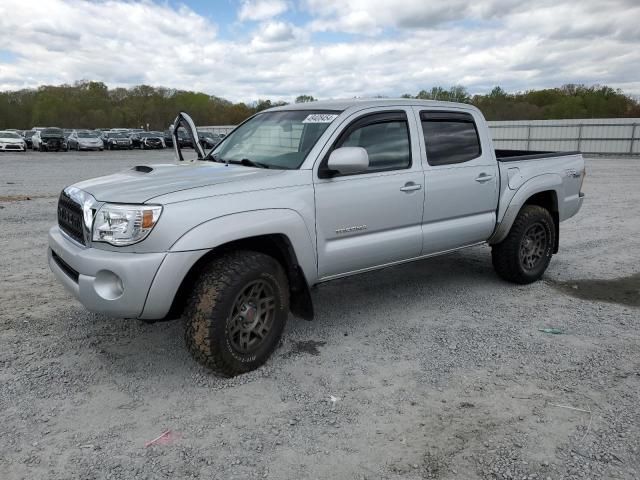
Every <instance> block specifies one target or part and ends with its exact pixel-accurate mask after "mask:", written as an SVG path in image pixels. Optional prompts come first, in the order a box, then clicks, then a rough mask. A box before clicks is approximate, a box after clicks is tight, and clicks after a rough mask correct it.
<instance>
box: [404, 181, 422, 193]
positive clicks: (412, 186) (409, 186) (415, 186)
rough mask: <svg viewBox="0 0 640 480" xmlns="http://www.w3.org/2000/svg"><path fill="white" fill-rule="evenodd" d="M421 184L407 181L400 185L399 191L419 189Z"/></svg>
mask: <svg viewBox="0 0 640 480" xmlns="http://www.w3.org/2000/svg"><path fill="white" fill-rule="evenodd" d="M421 188H422V185H420V184H419V183H413V182H409V183H406V184H405V185H404V187H400V191H401V192H413V191H414V190H420V189H421Z"/></svg>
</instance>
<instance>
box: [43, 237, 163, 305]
mask: <svg viewBox="0 0 640 480" xmlns="http://www.w3.org/2000/svg"><path fill="white" fill-rule="evenodd" d="M166 255H167V254H166V253H118V252H110V251H106V250H99V249H96V248H83V247H80V246H79V245H77V244H75V243H74V242H72V241H71V240H69V239H68V238H67V237H66V236H65V235H64V234H63V233H62V232H61V231H60V229H59V228H58V227H57V226H55V227H53V228H51V230H49V249H48V259H49V267H50V268H51V270H52V271H53V273H54V274H55V276H56V277H57V278H58V280H59V281H60V282H61V283H62V284H63V285H64V286H65V287H66V288H67V290H69V291H70V292H71V293H72V294H73V295H74V296H75V297H76V298H77V299H78V300H80V303H82V304H83V305H84V306H85V307H86V308H87V309H88V310H91V311H92V312H96V313H104V314H106V315H109V316H114V317H125V318H132V317H139V316H141V315H142V310H143V308H144V304H145V301H146V299H147V294H148V293H149V289H150V287H151V283H152V282H153V278H154V276H155V274H156V272H157V271H158V268H159V267H160V265H161V264H162V261H163V260H164V258H165V257H166ZM118 279H119V280H118Z"/></svg>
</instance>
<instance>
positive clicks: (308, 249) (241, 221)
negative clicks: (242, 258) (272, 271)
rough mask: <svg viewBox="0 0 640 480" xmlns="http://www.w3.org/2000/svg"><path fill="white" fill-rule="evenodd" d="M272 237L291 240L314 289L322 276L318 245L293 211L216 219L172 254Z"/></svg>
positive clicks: (252, 212) (187, 236)
mask: <svg viewBox="0 0 640 480" xmlns="http://www.w3.org/2000/svg"><path fill="white" fill-rule="evenodd" d="M270 234H282V235H286V236H287V238H288V239H289V241H290V242H291V245H292V246H293V249H294V253H295V254H296V258H297V259H298V265H299V266H300V268H301V269H302V273H303V274H304V276H305V279H306V280H307V284H308V285H313V284H314V283H315V282H316V279H317V276H318V267H317V262H316V258H317V255H316V247H315V242H314V241H313V237H312V236H311V234H310V233H309V230H308V228H307V226H306V224H305V222H304V220H303V218H302V217H301V216H300V214H299V213H298V212H296V211H295V210H291V209H285V208H274V209H264V210H250V211H245V212H238V213H232V214H229V215H224V216H221V217H217V218H213V219H211V220H208V221H206V222H204V223H201V224H200V225H198V226H196V227H194V228H192V229H191V230H189V231H188V232H186V233H185V234H184V235H183V236H182V237H180V238H179V239H178V240H176V242H175V243H174V244H173V245H172V246H171V248H170V249H169V252H186V251H193V250H201V251H202V252H203V254H204V253H205V252H207V251H209V250H211V249H212V248H216V247H218V246H220V245H223V244H225V243H229V242H233V241H234V240H242V239H244V238H249V237H255V236H259V235H270Z"/></svg>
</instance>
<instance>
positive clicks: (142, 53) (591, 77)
mask: <svg viewBox="0 0 640 480" xmlns="http://www.w3.org/2000/svg"><path fill="white" fill-rule="evenodd" d="M258 3H262V2H257V3H256V2H253V3H251V5H252V6H254V7H256V9H254V10H252V12H253V14H254V15H255V14H256V12H258V11H262V12H263V13H261V14H260V15H259V16H261V17H262V18H263V19H262V20H257V21H256V22H255V23H253V22H251V23H249V24H248V25H247V26H246V27H243V28H242V29H239V30H237V31H235V35H234V36H233V37H232V38H229V37H227V36H225V34H228V27H225V26H224V25H216V24H215V23H214V22H213V21H212V20H211V19H209V18H206V17H204V16H202V15H199V14H197V13H196V12H194V11H193V10H192V9H190V8H189V7H187V6H181V7H177V8H176V7H172V6H171V4H169V3H166V2H163V3H156V2H151V1H142V2H137V3H134V2H130V1H127V0H107V1H103V2H94V1H83V0H49V1H48V2H47V15H42V14H41V10H42V7H39V6H38V5H35V4H33V3H31V2H24V1H18V0H3V1H2V2H0V45H2V52H3V54H2V56H0V90H6V89H17V88H25V87H35V86H38V85H42V84H60V83H73V82H74V81H76V80H79V79H91V80H98V81H103V82H105V83H106V84H108V85H109V86H112V87H113V86H131V85H134V84H137V83H147V84H152V85H162V86H166V87H170V88H179V89H186V90H199V91H204V92H207V93H210V94H214V95H217V96H220V97H224V98H228V99H230V100H234V101H251V100H255V99H257V98H272V99H274V100H276V99H283V100H287V101H291V100H292V99H293V98H295V97H296V96H297V95H299V94H302V93H306V94H311V95H313V96H315V97H316V98H338V97H353V96H371V95H387V96H397V95H400V94H402V93H406V92H408V93H416V92H418V91H419V90H421V89H423V88H430V87H431V86H434V85H442V86H450V85H455V84H462V85H465V86H467V87H468V88H469V90H470V91H471V92H478V93H480V92H486V91H488V90H490V89H491V88H492V87H493V86H495V85H501V86H502V87H503V88H505V89H507V90H509V91H514V90H526V89H531V88H542V87H549V86H559V85H562V84H564V83H587V84H592V83H604V84H608V85H611V86H613V87H620V88H623V89H624V90H625V91H627V92H629V93H633V94H640V79H639V78H638V75H637V65H640V48H639V47H640V34H639V33H638V32H639V29H637V27H636V25H635V24H636V23H637V22H636V19H637V18H640V4H638V2H637V1H634V0H609V2H607V3H606V4H605V3H603V2H600V1H599V0H598V1H596V0H582V1H581V2H580V3H579V4H576V3H575V2H573V0H553V1H551V0H540V1H539V2H535V4H534V2H529V3H521V2H514V1H509V0H477V1H476V2H474V3H471V2H467V1H462V0H449V1H448V2H445V3H443V2H432V1H426V0H419V1H417V0H416V1H414V0H406V1H398V2H394V3H393V4H391V2H383V1H382V0H369V1H364V0H354V1H353V2H342V3H338V2H337V1H335V0H323V1H320V0H305V3H303V4H299V5H301V6H299V7H298V8H304V9H305V10H304V12H302V13H304V15H300V17H303V18H305V20H304V22H306V23H300V22H301V21H300V20H299V21H298V22H297V23H296V22H294V18H295V17H292V16H290V15H289V16H283V17H282V19H278V18H275V17H274V15H277V14H274V13H273V12H275V11H278V10H277V9H275V10H274V9H273V8H272V9H271V10H268V9H267V10H260V9H261V8H263V7H260V8H257V7H258ZM267 3H270V2H267ZM275 3H279V2H275ZM280 3H282V4H283V5H284V8H286V7H287V3H286V2H280ZM246 5H248V3H242V4H240V5H239V6H238V12H237V13H238V17H240V12H241V11H242V10H243V9H244V8H248V7H246ZM389 5H391V6H389ZM443 5H444V6H443ZM340 6H341V7H340ZM280 8H283V7H280ZM264 12H271V13H264ZM214 18H215V17H214ZM246 18H248V17H246ZM255 18H256V19H257V18H258V17H255ZM225 28H227V30H224V29H225ZM314 30H315V31H316V33H314ZM319 31H323V32H325V31H328V32H329V33H320V32H319ZM333 31H335V32H338V33H339V35H335V34H333V33H332V32H333ZM219 32H222V33H219ZM349 33H350V34H349ZM345 34H346V35H345Z"/></svg>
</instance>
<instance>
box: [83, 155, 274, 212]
mask: <svg viewBox="0 0 640 480" xmlns="http://www.w3.org/2000/svg"><path fill="white" fill-rule="evenodd" d="M281 173H282V170H266V169H261V168H252V167H245V166H242V165H228V166H226V165H224V164H221V163H213V162H194V163H185V164H180V165H176V164H165V165H139V166H137V167H133V168H132V169H130V170H125V171H123V172H120V173H116V174H113V175H107V176H105V177H98V178H92V179H90V180H85V181H83V182H80V183H77V184H75V185H74V186H75V187H77V188H80V189H82V190H84V191H85V192H87V193H90V194H91V195H93V197H94V198H95V199H96V200H98V201H101V202H117V203H145V202H149V201H151V200H152V199H153V198H155V197H158V196H161V195H166V194H169V193H174V192H179V191H183V190H190V189H194V188H200V187H206V186H211V185H218V184H226V183H231V182H235V184H237V190H235V189H234V191H237V192H246V191H250V190H256V189H262V188H265V187H267V186H268V185H269V184H270V181H269V180H268V178H269V177H273V176H275V175H278V174H281ZM225 190H228V189H225Z"/></svg>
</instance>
